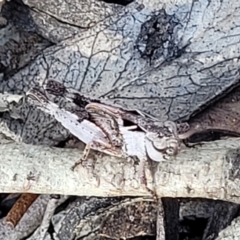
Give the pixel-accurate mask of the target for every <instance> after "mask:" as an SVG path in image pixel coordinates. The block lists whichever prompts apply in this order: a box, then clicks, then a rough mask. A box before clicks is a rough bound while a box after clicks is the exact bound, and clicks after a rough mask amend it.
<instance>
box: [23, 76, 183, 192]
mask: <svg viewBox="0 0 240 240" xmlns="http://www.w3.org/2000/svg"><path fill="white" fill-rule="evenodd" d="M44 89H45V91H46V92H47V93H50V94H52V95H55V96H61V97H64V98H68V99H70V100H71V101H73V102H74V103H75V104H76V105H78V106H80V107H81V109H82V111H80V112H79V111H78V112H70V111H67V110H65V109H61V108H60V107H59V106H58V105H57V104H55V103H53V102H51V101H50V100H49V98H48V97H47V94H46V93H45V92H43V91H41V90H40V89H37V88H33V89H31V90H30V91H29V92H28V93H27V96H28V99H29V100H30V101H31V102H32V103H33V104H35V105H36V106H37V107H38V108H40V109H41V110H42V111H44V112H46V113H48V114H50V115H52V116H53V117H54V118H55V119H56V120H57V121H58V122H60V123H61V124H62V125H63V126H64V127H65V128H66V129H68V130H69V131H70V132H71V133H72V134H73V135H74V136H76V137H77V138H78V139H79V140H81V141H82V142H84V143H85V144H86V147H85V150H84V153H83V157H82V158H81V159H80V161H78V162H77V163H75V164H74V166H73V167H72V169H74V168H75V167H76V166H77V165H79V164H81V163H82V162H83V161H86V160H87V157H88V154H89V151H90V150H91V149H94V150H97V151H99V152H103V153H106V154H109V155H112V156H116V157H123V158H126V157H137V158H138V159H139V161H140V163H139V175H140V179H141V183H144V184H145V186H146V188H147V189H148V187H147V184H146V178H145V163H146V161H147V159H151V160H154V161H158V162H160V161H164V160H166V159H167V158H169V157H170V156H175V155H176V154H177V153H178V151H179V149H180V144H181V141H180V138H179V136H180V135H179V134H178V129H177V125H176V124H175V123H174V122H171V121H166V122H160V121H156V120H153V119H150V118H148V117H145V116H141V115H137V114H133V113H131V112H128V111H125V110H123V109H120V108H117V107H113V106H108V105H105V104H101V103H100V102H98V101H95V102H92V101H94V100H90V99H88V98H86V97H84V96H82V95H81V94H80V93H78V92H77V91H75V90H71V91H69V89H67V88H66V87H65V86H64V85H63V84H61V83H59V82H56V81H54V80H49V81H47V82H46V84H45V85H44ZM124 120H127V121H129V122H131V124H132V125H130V126H125V125H124ZM148 190H149V191H150V189H148Z"/></svg>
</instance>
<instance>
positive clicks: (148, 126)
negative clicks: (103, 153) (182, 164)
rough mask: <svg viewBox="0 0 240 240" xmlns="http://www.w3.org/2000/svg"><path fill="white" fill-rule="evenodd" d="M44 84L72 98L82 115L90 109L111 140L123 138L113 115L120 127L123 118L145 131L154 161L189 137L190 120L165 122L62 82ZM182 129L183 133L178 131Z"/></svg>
mask: <svg viewBox="0 0 240 240" xmlns="http://www.w3.org/2000/svg"><path fill="white" fill-rule="evenodd" d="M43 87H44V89H45V90H46V92H47V93H49V94H52V95H55V96H61V97H63V98H66V99H70V100H71V101H72V102H74V103H75V104H76V105H78V106H79V107H81V109H82V114H81V115H83V113H84V112H86V111H87V113H89V114H90V117H89V120H90V121H92V122H94V123H95V124H96V125H97V126H99V127H100V128H101V129H102V130H103V131H104V132H105V134H106V135H107V136H108V138H109V140H111V138H112V137H114V138H115V139H119V137H120V136H119V134H118V133H117V131H115V130H114V128H116V127H114V126H113V125H112V126H111V125H110V124H109V122H111V121H110V119H111V118H115V119H118V122H119V121H120V122H121V127H123V124H124V121H128V122H130V123H131V124H133V128H134V129H136V128H138V130H140V131H143V132H145V137H146V141H145V144H146V147H147V150H148V151H147V153H148V156H149V157H150V159H152V160H154V161H158V162H159V161H162V160H164V159H165V158H168V156H173V155H176V154H177V153H178V151H179V149H180V144H181V140H182V139H185V138H187V137H188V136H189V134H188V132H187V133H185V132H186V131H187V130H188V127H189V126H188V124H187V123H184V124H175V123H174V122H172V121H165V122H162V121H159V120H157V119H153V118H150V117H147V116H144V115H143V114H142V113H141V112H139V111H138V110H136V112H137V113H138V114H134V113H132V112H131V111H129V110H124V109H120V108H119V107H115V106H109V105H106V104H102V103H100V102H99V100H94V99H90V98H86V97H85V96H83V95H82V94H80V93H79V92H78V91H76V90H74V89H72V88H67V87H65V86H64V85H63V84H62V83H60V82H57V81H54V80H48V81H46V82H45V84H44V86H43ZM85 116H86V114H85ZM79 118H80V119H81V118H82V116H79ZM104 119H105V120H104ZM120 119H121V120H120ZM179 129H180V130H181V131H182V132H184V134H181V133H180V134H179ZM132 130H133V129H132ZM113 131H114V132H113Z"/></svg>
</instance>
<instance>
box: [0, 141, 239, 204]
mask: <svg viewBox="0 0 240 240" xmlns="http://www.w3.org/2000/svg"><path fill="white" fill-rule="evenodd" d="M239 147H240V142H239V139H237V138H235V139H227V140H224V141H216V142H211V143H206V144H204V145H202V146H199V147H196V148H191V149H189V148H187V149H182V150H181V152H180V153H179V154H178V155H177V157H176V158H175V159H171V160H168V161H166V162H161V163H159V164H158V166H157V169H156V172H155V174H154V178H155V179H154V182H155V185H156V193H157V195H158V197H202V198H214V199H222V200H227V201H232V202H236V203H239V202H240V198H239V196H240V187H239V182H240V175H239V168H240V164H239V156H240V150H239ZM0 152H1V153H2V154H1V159H0V161H1V169H0V171H1V178H0V192H12V193H14V192H28V193H38V194H64V195H79V196H102V197H104V196H126V195H129V196H149V193H148V191H146V189H145V188H144V186H142V184H140V181H139V177H138V174H137V167H138V166H137V165H136V164H135V163H134V161H127V160H126V159H120V158H114V157H110V156H106V155H103V154H99V153H96V152H95V153H94V157H95V158H96V159H97V161H96V163H95V166H93V167H92V168H90V169H86V168H84V167H81V166H79V167H77V168H76V170H75V171H74V172H73V171H71V170H70V168H71V166H72V165H73V163H74V162H76V161H77V160H78V159H79V158H80V157H81V154H82V152H81V151H79V149H59V148H50V147H44V146H32V145H26V144H24V143H21V144H20V143H8V144H1V145H0ZM146 175H147V180H148V186H149V187H151V182H152V179H151V173H150V170H149V169H147V170H146Z"/></svg>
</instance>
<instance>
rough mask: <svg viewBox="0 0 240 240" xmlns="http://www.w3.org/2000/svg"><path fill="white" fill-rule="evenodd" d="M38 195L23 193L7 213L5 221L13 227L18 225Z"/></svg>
mask: <svg viewBox="0 0 240 240" xmlns="http://www.w3.org/2000/svg"><path fill="white" fill-rule="evenodd" d="M38 196H39V195H38V194H31V193H23V194H22V195H21V196H20V198H19V199H18V200H17V201H16V203H15V204H14V205H13V207H12V209H11V210H10V211H9V213H8V214H7V216H6V218H5V220H4V222H5V223H6V224H9V225H11V226H12V227H13V228H14V227H16V225H17V224H18V222H19V221H20V220H21V218H22V217H23V215H24V214H25V212H26V211H27V210H28V208H29V207H30V206H31V205H32V204H33V202H34V201H35V200H36V199H37V197H38Z"/></svg>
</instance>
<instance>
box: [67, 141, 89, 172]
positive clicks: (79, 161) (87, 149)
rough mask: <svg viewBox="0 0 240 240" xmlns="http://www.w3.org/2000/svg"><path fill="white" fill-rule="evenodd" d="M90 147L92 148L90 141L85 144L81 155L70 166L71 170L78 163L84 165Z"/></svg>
mask: <svg viewBox="0 0 240 240" xmlns="http://www.w3.org/2000/svg"><path fill="white" fill-rule="evenodd" d="M91 148H92V143H89V144H87V145H86V146H85V148H84V150H83V156H82V157H81V158H80V159H79V160H78V161H77V162H75V163H74V165H73V166H72V167H71V170H72V171H74V170H75V168H76V167H77V166H78V165H85V163H86V161H87V158H88V155H89V153H90V150H91Z"/></svg>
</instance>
